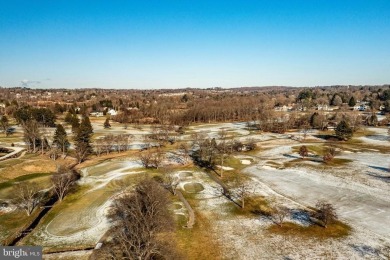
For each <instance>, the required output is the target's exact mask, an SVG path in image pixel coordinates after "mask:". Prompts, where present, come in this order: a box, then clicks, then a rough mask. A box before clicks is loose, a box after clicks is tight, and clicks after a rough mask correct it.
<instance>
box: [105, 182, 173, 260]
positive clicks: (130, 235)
mask: <svg viewBox="0 0 390 260" xmlns="http://www.w3.org/2000/svg"><path fill="white" fill-rule="evenodd" d="M168 203H169V201H168V197H167V195H166V192H165V191H164V189H163V188H161V187H160V186H159V185H158V184H157V183H156V182H155V181H153V180H150V179H146V180H143V181H141V183H139V184H138V185H137V186H136V188H135V191H134V192H131V193H126V194H123V195H122V196H120V197H118V198H117V199H116V200H115V201H114V202H113V206H112V211H111V212H110V216H109V217H110V219H111V220H112V221H113V223H114V227H113V228H112V234H113V235H112V237H113V240H112V241H111V242H108V243H106V245H105V246H104V247H103V251H104V252H105V254H106V259H107V258H108V257H109V258H110V259H147V260H149V259H150V260H151V259H174V258H176V257H175V256H174V254H175V252H174V248H173V246H172V244H170V243H169V242H170V241H171V240H170V241H169V240H168V239H165V241H164V236H161V234H162V233H164V235H166V234H167V233H169V232H171V231H173V229H174V222H173V219H172V217H171V213H170V212H169V211H168ZM107 256H108V257H107Z"/></svg>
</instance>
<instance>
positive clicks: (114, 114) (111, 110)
mask: <svg viewBox="0 0 390 260" xmlns="http://www.w3.org/2000/svg"><path fill="white" fill-rule="evenodd" d="M117 114H118V112H117V111H116V110H115V109H109V110H108V111H107V115H110V116H116V115H117Z"/></svg>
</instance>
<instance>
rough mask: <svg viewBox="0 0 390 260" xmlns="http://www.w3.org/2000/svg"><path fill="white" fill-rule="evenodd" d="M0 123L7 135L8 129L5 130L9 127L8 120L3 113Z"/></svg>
mask: <svg viewBox="0 0 390 260" xmlns="http://www.w3.org/2000/svg"><path fill="white" fill-rule="evenodd" d="M0 124H1V128H2V129H3V131H4V134H5V135H6V136H8V131H7V130H8V127H9V122H8V118H7V116H5V115H3V116H2V117H1V120H0Z"/></svg>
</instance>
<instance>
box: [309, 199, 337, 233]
mask: <svg viewBox="0 0 390 260" xmlns="http://www.w3.org/2000/svg"><path fill="white" fill-rule="evenodd" d="M316 208H317V210H316V212H315V213H314V217H315V218H317V219H318V220H320V221H321V222H322V223H323V226H324V228H326V227H327V226H328V224H330V223H332V222H333V221H335V220H337V213H336V209H335V208H334V207H333V205H332V204H330V203H328V202H326V201H318V202H317V203H316Z"/></svg>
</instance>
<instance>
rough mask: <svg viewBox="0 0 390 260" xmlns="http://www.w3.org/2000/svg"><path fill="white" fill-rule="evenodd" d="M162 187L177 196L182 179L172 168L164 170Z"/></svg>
mask: <svg viewBox="0 0 390 260" xmlns="http://www.w3.org/2000/svg"><path fill="white" fill-rule="evenodd" d="M163 172H164V175H163V177H162V183H161V184H162V186H163V187H164V188H166V189H167V190H169V191H170V192H171V193H172V194H173V195H176V188H177V186H178V185H179V183H180V179H179V177H178V176H176V175H175V173H174V172H173V170H172V169H171V168H165V169H163Z"/></svg>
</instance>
